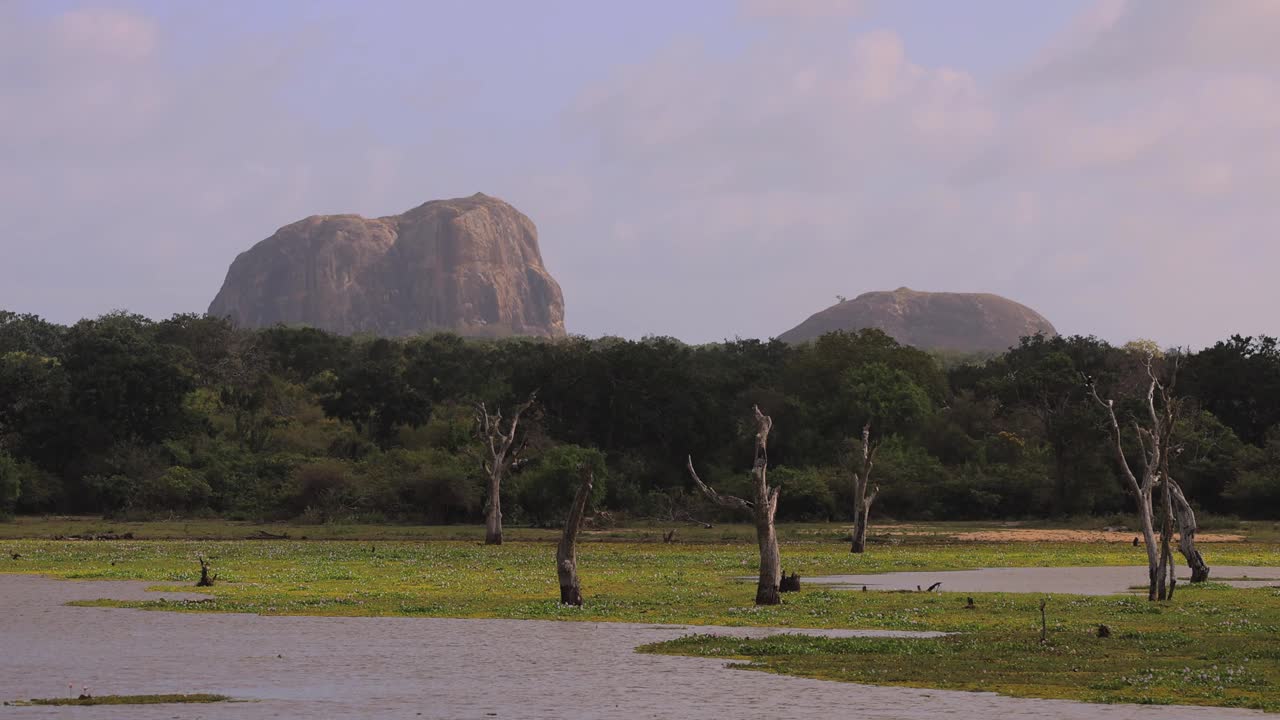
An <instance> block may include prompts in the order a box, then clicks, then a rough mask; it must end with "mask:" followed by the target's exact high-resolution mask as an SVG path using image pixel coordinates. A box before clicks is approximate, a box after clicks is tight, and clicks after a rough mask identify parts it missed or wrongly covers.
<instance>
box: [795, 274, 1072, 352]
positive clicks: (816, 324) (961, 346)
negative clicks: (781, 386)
mask: <svg viewBox="0 0 1280 720" xmlns="http://www.w3.org/2000/svg"><path fill="white" fill-rule="evenodd" d="M864 328H879V329H881V330H883V331H884V332H885V333H887V334H888V335H890V336H892V337H893V338H894V339H895V340H897V341H898V342H900V343H902V344H904V345H912V346H914V347H918V348H921V349H927V350H958V351H961V352H982V351H990V352H1002V351H1004V350H1006V349H1008V348H1009V347H1011V346H1013V345H1017V344H1018V339H1019V338H1021V337H1023V336H1024V335H1035V334H1036V333H1043V334H1045V335H1057V334H1058V331H1057V330H1055V329H1054V327H1053V325H1052V324H1051V323H1050V322H1049V321H1048V320H1046V319H1044V317H1043V316H1041V315H1040V313H1037V312H1036V311H1035V310H1032V309H1031V308H1029V307H1027V306H1025V305H1020V304H1018V303H1016V302H1014V301H1012V300H1009V299H1007V298H1002V297H1000V296H999V295H989V294H986V293H930V292H918V291H916V290H912V289H910V288H905V287H904V288H898V289H897V290H894V291H893V292H883V291H881V292H869V293H864V294H862V295H859V296H858V297H856V298H854V299H852V300H845V301H843V302H840V303H837V304H835V305H832V306H831V307H829V308H827V309H826V310H823V311H822V312H819V313H817V314H815V315H812V316H810V317H809V319H808V320H805V321H804V322H802V323H800V324H799V325H797V326H796V327H794V328H792V329H790V330H788V331H786V332H785V333H782V334H781V335H779V336H778V339H780V340H784V341H786V342H792V343H798V342H805V341H808V340H813V339H815V338H817V337H819V336H821V335H823V334H824V333H829V332H832V331H835V330H847V331H854V330H862V329H864Z"/></svg>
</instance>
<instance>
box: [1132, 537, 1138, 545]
mask: <svg viewBox="0 0 1280 720" xmlns="http://www.w3.org/2000/svg"><path fill="white" fill-rule="evenodd" d="M1133 546H1134V547H1138V538H1134V539H1133Z"/></svg>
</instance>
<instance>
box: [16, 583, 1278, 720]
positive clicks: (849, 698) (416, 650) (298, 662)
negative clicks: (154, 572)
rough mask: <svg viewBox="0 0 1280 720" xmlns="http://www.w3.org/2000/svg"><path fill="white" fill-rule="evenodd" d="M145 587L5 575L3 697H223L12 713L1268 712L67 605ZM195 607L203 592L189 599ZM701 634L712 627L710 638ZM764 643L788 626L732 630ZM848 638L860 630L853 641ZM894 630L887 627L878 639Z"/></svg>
mask: <svg viewBox="0 0 1280 720" xmlns="http://www.w3.org/2000/svg"><path fill="white" fill-rule="evenodd" d="M144 587H145V584H144V583H131V582H72V581H59V580H51V579H48V578H42V577H35V576H24V575H2V574H0V699H5V700H14V699H26V698H31V697H56V696H61V695H64V694H66V693H67V685H68V683H72V684H73V685H74V687H75V688H76V689H77V690H79V689H80V688H81V687H82V686H88V687H90V688H91V689H92V691H93V692H94V693H95V694H98V695H106V694H133V693H182V692H212V693H221V694H225V695H231V696H233V697H236V698H244V699H251V700H253V701H254V702H249V703H221V704H214V705H164V706H135V707H131V708H128V709H127V710H125V711H124V712H122V710H123V709H122V708H120V707H114V708H113V707H84V708H48V707H45V708H41V707H21V708H18V707H0V717H4V718H9V717H13V718H48V717H59V718H62V717H71V718H94V719H96V718H119V717H129V718H137V719H139V720H152V719H155V720H159V719H162V718H163V719H165V720H168V719H169V718H184V719H185V718H210V719H213V718H250V719H253V718H308V719H311V718H418V717H422V718H439V719H443V718H462V719H467V718H476V719H477V720H481V719H483V720H487V719H488V718H600V719H602V720H610V719H613V718H688V717H696V718H733V719H734V720H743V719H747V720H750V719H755V718H777V717H806V718H808V717H834V716H839V717H847V718H877V719H881V718H884V719H887V718H897V719H901V720H916V719H921V720H923V719H924V718H929V719H930V720H936V718H938V717H948V716H949V717H977V716H989V717H1001V718H1032V717H1036V718H1066V719H1068V720H1071V719H1075V718H1079V719H1084V718H1109V719H1115V720H1119V719H1120V718H1157V717H1158V718H1164V719H1168V718H1180V717H1186V718H1198V719H1199V720H1206V719H1217V718H1244V717H1260V716H1262V714H1261V713H1255V712H1249V711H1241V710H1227V709H1211V708H1177V707H1173V708H1171V707H1162V708H1152V707H1137V706H1107V705H1086V704H1080V703H1072V702H1064V701H1057V700H1029V699H1017V698H1004V697H999V696H996V695H992V694H988V693H964V692H951V691H942V690H915V689H909V688H888V687H871V686H865V685H853V684H846V683H835V682H825V681H820V680H805V679H800V678H788V677H783V676H779V675H771V674H766V673H759V672H746V671H742V670H732V669H728V668H726V667H725V663H724V662H723V661H720V660H712V659H703V658H682V657H668V656H659V655H640V654H636V653H634V652H633V648H635V646H637V645H641V644H643V643H649V642H655V641H659V640H667V639H671V638H675V637H679V636H681V635H684V634H687V633H688V632H689V629H688V628H684V627H672V626H650V625H638V624H623V623H585V622H584V623H577V622H552V621H522V620H450V619H437V618H322V617H260V616H256V615H243V614H219V613H209V614H180V613H166V612H155V611H144V610H122V609H114V608H83V607H68V606H65V605H63V603H65V602H68V601H70V600H77V599H92V598H107V597H109V598H120V599H138V598H143V597H147V598H154V597H179V596H182V595H184V594H177V593H163V594H159V593H146V592H144V591H143V588H144ZM186 596H187V597H189V598H195V597H199V596H196V595H186ZM700 630H702V631H706V630H707V628H701V629H700ZM715 631H716V632H723V633H733V634H751V635H756V634H760V633H762V632H765V633H767V632H779V631H776V630H774V631H770V630H761V629H748V628H716V629H715ZM842 634H849V633H842ZM877 634H879V633H877Z"/></svg>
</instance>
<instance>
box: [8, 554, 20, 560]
mask: <svg viewBox="0 0 1280 720" xmlns="http://www.w3.org/2000/svg"><path fill="white" fill-rule="evenodd" d="M9 557H11V558H13V559H14V560H17V559H18V558H20V557H22V556H21V555H19V554H18V553H13V554H11V555H10V556H9Z"/></svg>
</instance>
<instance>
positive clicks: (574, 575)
mask: <svg viewBox="0 0 1280 720" xmlns="http://www.w3.org/2000/svg"><path fill="white" fill-rule="evenodd" d="M581 472H582V484H581V485H579V486H578V492H577V493H576V494H575V495H574V496H573V505H571V506H570V507H569V517H568V518H567V519H566V520H565V521H564V534H563V535H561V536H560V545H559V546H558V547H557V548H556V574H557V575H558V576H559V577H560V602H561V603H563V604H565V605H576V606H579V607H581V606H582V587H581V586H580V585H579V584H578V530H580V529H581V528H582V516H583V514H584V513H586V508H587V500H588V499H589V498H590V497H591V486H592V484H593V483H594V482H595V474H594V473H592V472H591V469H590V468H588V467H586V466H583V467H582V468H581Z"/></svg>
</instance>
